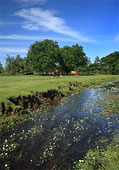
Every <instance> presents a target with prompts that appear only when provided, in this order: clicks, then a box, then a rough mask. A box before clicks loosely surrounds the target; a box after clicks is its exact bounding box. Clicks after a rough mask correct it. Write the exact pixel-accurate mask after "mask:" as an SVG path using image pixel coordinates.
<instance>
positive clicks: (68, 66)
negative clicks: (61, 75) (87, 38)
mask: <svg viewBox="0 0 119 170" xmlns="http://www.w3.org/2000/svg"><path fill="white" fill-rule="evenodd" d="M87 62H88V58H87V57H86V54H85V53H84V52H83V47H82V46H79V45H78V44H76V45H73V46H72V47H69V46H64V47H63V48H61V49H60V65H61V67H62V68H63V70H64V71H65V72H67V73H68V72H70V71H71V70H77V69H78V68H79V67H84V66H86V65H87Z"/></svg>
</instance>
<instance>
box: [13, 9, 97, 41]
mask: <svg viewBox="0 0 119 170" xmlns="http://www.w3.org/2000/svg"><path fill="white" fill-rule="evenodd" d="M15 15H16V16H19V17H22V18H24V19H25V23H24V24H23V25H22V27H23V28H26V29H29V30H39V29H46V30H49V31H54V32H56V33H60V34H64V35H67V36H70V37H73V38H75V39H78V40H79V41H81V42H89V43H93V42H95V40H93V39H91V38H89V37H86V36H83V35H81V34H80V33H79V32H77V31H75V30H73V29H72V28H70V27H69V26H67V25H66V23H65V21H64V20H63V19H62V18H59V17H57V16H55V15H56V14H55V12H54V11H50V10H43V9H41V8H31V9H22V10H20V11H18V12H16V13H15Z"/></svg>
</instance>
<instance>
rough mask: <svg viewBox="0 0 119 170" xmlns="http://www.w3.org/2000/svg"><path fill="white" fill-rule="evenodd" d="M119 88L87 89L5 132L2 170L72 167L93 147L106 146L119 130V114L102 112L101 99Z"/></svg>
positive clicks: (1, 147) (1, 143)
mask: <svg viewBox="0 0 119 170" xmlns="http://www.w3.org/2000/svg"><path fill="white" fill-rule="evenodd" d="M107 87H109V88H107ZM118 90H119V84H118V83H116V85H115V84H114V83H113V84H111V83H110V84H108V86H103V88H102V87H97V88H91V89H87V90H84V91H83V92H81V93H80V94H76V95H72V96H70V97H69V98H66V99H63V100H61V102H60V103H59V104H58V105H54V106H50V107H48V109H47V110H44V111H42V112H41V113H40V114H39V113H38V112H35V113H33V116H32V117H31V119H30V120H28V121H26V122H24V123H23V124H21V125H19V126H16V127H15V128H13V129H12V130H9V131H8V132H5V133H4V134H3V135H2V138H1V141H0V167H1V170H4V169H10V170H50V169H52V170H55V169H56V170H70V169H72V166H73V165H74V164H75V162H77V161H78V160H83V159H84V157H85V155H86V153H87V152H88V150H89V149H95V148H99V149H101V148H105V147H106V145H108V144H109V143H110V142H111V140H112V138H113V136H114V135H115V134H117V133H118V130H119V114H116V116H112V117H110V118H109V117H105V116H104V115H102V114H100V113H102V112H103V110H104V105H103V104H101V102H100V101H103V102H105V100H107V98H106V96H107V95H115V94H116V95H117V94H118V95H119V93H118ZM115 91H116V93H115ZM118 104H119V103H118ZM118 104H117V105H118Z"/></svg>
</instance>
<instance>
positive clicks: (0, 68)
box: [0, 62, 4, 73]
mask: <svg viewBox="0 0 119 170" xmlns="http://www.w3.org/2000/svg"><path fill="white" fill-rule="evenodd" d="M3 72H4V68H3V66H2V64H1V62H0V73H3Z"/></svg>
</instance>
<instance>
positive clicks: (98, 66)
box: [93, 56, 100, 73]
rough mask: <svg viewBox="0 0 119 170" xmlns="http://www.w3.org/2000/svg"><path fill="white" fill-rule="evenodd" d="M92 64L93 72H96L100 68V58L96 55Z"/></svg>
mask: <svg viewBox="0 0 119 170" xmlns="http://www.w3.org/2000/svg"><path fill="white" fill-rule="evenodd" d="M93 65H94V70H95V73H97V72H98V71H99V70H100V59H99V57H98V56H96V57H95V60H94V64H93Z"/></svg>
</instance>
